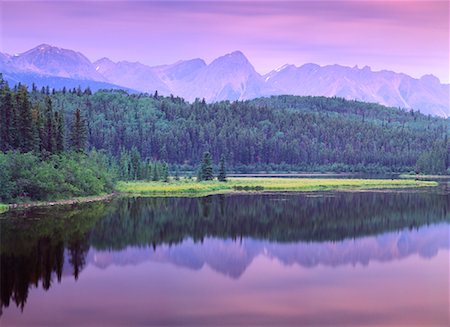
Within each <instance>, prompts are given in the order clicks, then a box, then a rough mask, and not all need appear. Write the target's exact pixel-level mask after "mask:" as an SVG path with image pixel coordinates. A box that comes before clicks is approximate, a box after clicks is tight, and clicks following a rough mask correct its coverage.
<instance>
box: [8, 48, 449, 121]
mask: <svg viewBox="0 0 450 327" xmlns="http://www.w3.org/2000/svg"><path fill="white" fill-rule="evenodd" d="M0 71H1V72H2V73H4V74H5V76H6V79H7V80H10V81H21V82H24V83H30V81H33V82H35V83H36V84H37V85H42V84H43V83H48V82H49V81H52V85H51V86H53V87H60V86H61V85H62V84H61V83H68V84H67V85H65V86H66V87H72V85H74V84H76V83H80V82H79V81H84V82H82V83H81V84H82V85H92V87H93V88H97V86H98V85H99V84H98V82H101V83H109V84H111V85H113V86H114V88H117V87H122V88H124V89H126V88H129V89H133V90H138V91H141V92H149V93H153V92H154V91H156V90H158V92H159V93H160V94H162V95H169V94H173V95H176V96H181V97H183V98H185V99H187V100H189V101H193V100H194V99H195V98H205V99H206V100H207V101H209V102H212V101H220V100H245V99H253V98H257V97H261V96H270V95H280V94H288V95H289V94H290V95H319V96H320V95H323V96H339V97H343V98H346V99H356V100H361V101H366V102H375V103H380V104H383V105H387V106H392V107H401V108H407V109H410V108H412V109H414V110H420V111H421V112H422V113H425V114H432V115H439V116H444V117H448V116H449V113H450V105H449V97H450V86H449V84H441V83H440V81H439V79H437V78H436V77H434V76H433V75H425V76H423V77H422V78H420V79H415V78H412V77H411V76H408V75H406V74H401V73H395V72H391V71H385V70H383V71H379V72H374V71H372V70H371V69H370V68H369V67H367V66H366V67H364V68H358V67H353V68H351V67H345V66H340V65H330V66H323V67H321V66H319V65H316V64H305V65H302V66H300V67H296V66H294V65H285V66H283V67H281V68H279V69H277V70H274V71H272V72H270V73H268V74H266V75H264V76H261V75H260V74H258V73H257V72H256V71H255V69H254V67H253V66H252V64H251V63H250V62H249V61H248V59H247V58H246V57H245V56H244V54H243V53H242V52H240V51H235V52H232V53H230V54H227V55H224V56H222V57H219V58H217V59H215V60H214V61H212V62H211V63H210V64H209V65H207V64H206V63H205V62H204V61H203V60H202V59H192V60H186V61H179V62H176V63H174V64H171V65H161V66H155V67H151V66H147V65H144V64H141V63H139V62H134V63H132V62H128V61H119V62H117V63H116V62H113V61H111V60H110V59H108V58H102V59H100V60H98V61H95V62H94V63H91V62H90V61H89V60H88V59H87V58H86V57H85V56H84V55H83V54H81V53H79V52H75V51H72V50H67V49H61V48H57V47H53V46H50V45H47V44H42V45H39V46H38V47H36V48H33V49H31V50H29V51H27V52H24V53H22V54H19V55H15V56H10V55H8V54H2V53H0ZM62 78H66V79H67V80H65V79H62ZM69 79H71V80H73V81H69ZM69 84H70V85H69ZM81 84H80V85H81ZM109 84H105V85H106V86H107V85H109ZM94 85H96V86H94ZM119 85H120V86H119Z"/></svg>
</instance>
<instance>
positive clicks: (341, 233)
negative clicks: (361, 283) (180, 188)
mask: <svg viewBox="0 0 450 327" xmlns="http://www.w3.org/2000/svg"><path fill="white" fill-rule="evenodd" d="M449 209H450V202H449V196H447V195H440V196H438V195H436V194H428V193H408V192H405V193H392V192H387V193H376V192H368V193H364V192H361V193H328V194H326V195H325V196H318V197H317V196H315V195H314V196H313V197H311V196H308V195H305V194H300V195H283V194H274V195H239V196H236V195H218V196H210V197H203V198H141V199H134V198H123V199H118V200H116V201H114V202H113V203H111V204H89V205H84V206H79V207H76V209H72V210H62V209H52V210H43V209H40V210H35V211H32V212H29V213H26V215H28V216H29V217H39V216H41V215H45V218H43V219H39V220H28V219H27V220H23V219H6V220H2V221H0V227H1V272H0V273H1V302H2V304H1V306H2V307H3V306H5V307H8V306H9V304H10V301H14V302H15V303H16V305H17V306H18V307H20V308H22V309H23V307H24V305H25V303H26V299H27V296H28V291H29V287H30V286H31V285H35V287H38V285H39V283H40V284H41V287H42V288H43V289H45V290H48V289H49V288H50V287H51V285H52V283H53V282H54V279H56V280H58V282H60V281H61V276H62V274H63V266H64V262H65V258H64V256H65V253H67V254H68V255H69V258H68V260H66V263H68V264H70V266H71V268H72V269H71V270H72V274H73V276H74V278H75V279H78V277H79V274H80V272H81V270H82V269H83V267H84V265H85V262H86V255H87V252H88V250H89V247H90V246H93V247H95V248H97V249H123V248H125V247H127V246H130V245H134V246H147V245H152V246H153V247H157V246H158V245H160V244H174V243H179V242H181V241H182V240H183V239H186V238H187V237H190V238H192V239H193V240H194V241H201V240H203V239H204V238H205V237H219V238H232V239H239V238H242V237H250V238H258V239H264V240H269V241H276V242H295V241H307V242H311V241H315V242H322V241H340V240H343V239H347V238H356V237H361V236H365V235H374V234H379V233H383V232H386V231H392V230H399V229H403V228H405V227H406V228H408V227H409V228H417V227H419V226H421V225H424V224H429V223H434V222H440V221H449V220H450V216H449V215H450V210H449ZM66 249H67V251H66Z"/></svg>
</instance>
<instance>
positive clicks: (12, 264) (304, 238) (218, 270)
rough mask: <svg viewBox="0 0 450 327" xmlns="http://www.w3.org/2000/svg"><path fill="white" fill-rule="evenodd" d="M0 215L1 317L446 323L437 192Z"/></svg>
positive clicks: (444, 226) (442, 197)
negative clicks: (0, 217)
mask: <svg viewBox="0 0 450 327" xmlns="http://www.w3.org/2000/svg"><path fill="white" fill-rule="evenodd" d="M2 217H3V218H4V219H1V220H0V227H1V308H2V316H1V317H0V324H1V325H2V326H9V325H45V326H51V325H54V326H61V325H77V326H79V325H101V324H102V325H105V324H107V325H128V326H130V325H133V326H134V325H152V324H154V325H171V324H173V325H180V324H184V325H194V326H197V325H249V324H254V325H277V326H279V325H300V324H305V325H333V326H335V325H378V326H379V325H382V326H384V325H393V326H399V325H405V326H411V325H428V326H429V325H433V326H439V325H442V326H447V325H448V324H449V321H450V320H449V261H450V260H449V235H450V195H449V193H448V191H447V190H445V189H443V188H439V189H437V190H435V191H403V192H396V191H389V192H355V193H353V192H336V193H334V192H328V193H313V194H276V195H274V194H272V195H270V194H268V195H217V196H209V197H205V198H128V199H116V200H113V201H112V202H109V203H98V204H89V205H84V206H76V207H73V208H72V209H70V210H69V209H64V210H62V209H51V210H44V209H39V210H34V211H30V212H22V213H20V214H17V213H15V214H14V216H13V214H9V215H6V216H2Z"/></svg>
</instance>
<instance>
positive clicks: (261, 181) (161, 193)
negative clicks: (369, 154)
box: [0, 177, 438, 215]
mask: <svg viewBox="0 0 450 327" xmlns="http://www.w3.org/2000/svg"><path fill="white" fill-rule="evenodd" d="M437 185H438V183H437V182H434V181H418V180H411V179H396V180H377V179H330V178H323V179H317V178H314V179H308V178H289V179H287V178H267V177H260V178H251V177H249V178H247V177H230V178H229V179H228V181H227V182H225V183H223V182H218V181H207V182H197V181H193V180H184V181H171V182H168V183H164V182H149V181H133V182H123V181H122V182H118V183H117V185H116V190H117V191H116V192H114V193H110V194H105V195H93V196H87V197H76V198H69V199H63V200H55V201H33V202H25V203H13V204H0V215H1V214H4V213H6V212H9V211H11V210H25V209H30V208H37V207H53V206H64V205H73V204H80V203H89V202H99V201H107V200H110V199H112V198H113V197H116V196H138V197H139V196H141V197H203V196H209V195H218V194H264V193H295V192H298V193H304V192H320V191H380V190H393V189H402V190H405V189H414V188H423V187H435V186H437Z"/></svg>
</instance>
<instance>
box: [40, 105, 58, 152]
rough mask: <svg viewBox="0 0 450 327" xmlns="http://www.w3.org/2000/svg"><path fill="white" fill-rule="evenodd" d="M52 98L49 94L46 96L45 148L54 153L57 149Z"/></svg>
mask: <svg viewBox="0 0 450 327" xmlns="http://www.w3.org/2000/svg"><path fill="white" fill-rule="evenodd" d="M53 119H54V117H53V108H52V100H51V99H50V97H49V96H46V97H45V134H44V135H45V139H44V144H43V145H44V149H45V150H46V151H47V152H48V153H54V152H56V151H55V127H54V125H55V124H54V120H53Z"/></svg>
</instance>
